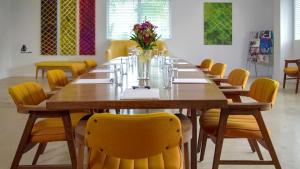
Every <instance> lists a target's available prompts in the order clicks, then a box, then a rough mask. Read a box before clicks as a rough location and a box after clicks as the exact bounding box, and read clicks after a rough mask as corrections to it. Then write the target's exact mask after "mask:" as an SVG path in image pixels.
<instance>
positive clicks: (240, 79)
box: [212, 68, 249, 89]
mask: <svg viewBox="0 0 300 169" xmlns="http://www.w3.org/2000/svg"><path fill="white" fill-rule="evenodd" d="M248 78H249V71H247V70H245V69H242V68H238V69H234V70H232V71H231V72H230V73H229V75H228V77H227V78H213V79H212V80H213V81H215V82H216V83H217V84H218V85H219V88H221V89H244V88H245V87H246V84H247V81H248Z"/></svg>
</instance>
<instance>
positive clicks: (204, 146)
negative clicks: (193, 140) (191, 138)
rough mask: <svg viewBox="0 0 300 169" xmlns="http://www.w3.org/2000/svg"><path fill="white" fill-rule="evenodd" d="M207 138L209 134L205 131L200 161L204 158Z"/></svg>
mask: <svg viewBox="0 0 300 169" xmlns="http://www.w3.org/2000/svg"><path fill="white" fill-rule="evenodd" d="M207 138H208V136H207V134H204V133H203V138H202V146H201V153H200V162H201V161H203V160H204V155H205V150H206V143H207Z"/></svg>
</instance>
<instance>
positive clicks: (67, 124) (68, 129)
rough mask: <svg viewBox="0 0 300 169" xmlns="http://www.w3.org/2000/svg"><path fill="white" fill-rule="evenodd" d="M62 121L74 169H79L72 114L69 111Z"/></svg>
mask: <svg viewBox="0 0 300 169" xmlns="http://www.w3.org/2000/svg"><path fill="white" fill-rule="evenodd" d="M62 120H63V124H64V128H65V135H66V140H67V143H68V148H69V153H70V158H71V163H72V169H77V156H76V149H75V142H74V141H75V140H74V139H75V137H74V132H73V129H72V124H71V118H70V114H69V112H68V111H66V112H63V113H62Z"/></svg>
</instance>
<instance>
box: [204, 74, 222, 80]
mask: <svg viewBox="0 0 300 169" xmlns="http://www.w3.org/2000/svg"><path fill="white" fill-rule="evenodd" d="M207 76H208V77H209V78H210V79H217V78H220V75H210V74H208V75H207Z"/></svg>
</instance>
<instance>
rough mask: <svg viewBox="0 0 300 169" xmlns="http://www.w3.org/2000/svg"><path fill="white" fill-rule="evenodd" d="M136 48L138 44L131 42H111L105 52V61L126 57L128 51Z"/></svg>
mask: <svg viewBox="0 0 300 169" xmlns="http://www.w3.org/2000/svg"><path fill="white" fill-rule="evenodd" d="M137 46H138V44H137V43H136V42H135V41H132V40H112V41H111V42H110V46H109V51H106V60H111V59H113V58H116V57H119V56H127V55H128V49H129V48H132V47H137Z"/></svg>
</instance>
